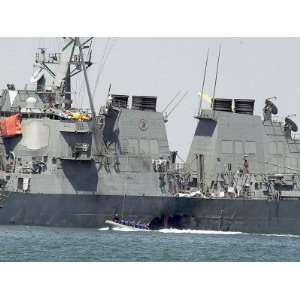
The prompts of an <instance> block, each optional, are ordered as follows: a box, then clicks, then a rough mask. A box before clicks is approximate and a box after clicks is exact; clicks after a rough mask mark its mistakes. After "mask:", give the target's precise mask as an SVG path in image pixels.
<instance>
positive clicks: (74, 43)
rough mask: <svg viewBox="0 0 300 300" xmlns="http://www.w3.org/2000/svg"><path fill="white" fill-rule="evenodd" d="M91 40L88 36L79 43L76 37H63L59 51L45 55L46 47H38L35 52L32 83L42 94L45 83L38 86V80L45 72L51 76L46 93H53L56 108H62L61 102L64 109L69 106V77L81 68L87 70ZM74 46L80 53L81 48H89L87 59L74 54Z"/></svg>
mask: <svg viewBox="0 0 300 300" xmlns="http://www.w3.org/2000/svg"><path fill="white" fill-rule="evenodd" d="M91 40H92V38H89V39H87V40H86V41H84V42H83V43H81V44H79V43H78V38H72V37H68V38H64V41H65V45H64V46H63V48H62V50H61V52H60V53H48V55H46V49H45V48H40V53H37V54H36V59H35V66H36V67H38V68H39V70H38V72H37V75H36V76H37V77H36V78H33V81H32V83H34V82H37V85H38V87H39V89H38V92H39V93H41V94H44V93H45V92H46V91H45V84H44V85H43V86H40V85H39V80H40V78H42V77H43V78H44V74H45V73H47V74H48V75H49V76H50V77H51V78H52V82H51V83H50V88H51V91H50V92H49V91H47V93H51V94H52V95H54V98H55V107H56V108H58V109H61V108H63V104H64V108H65V109H70V108H71V103H72V100H71V98H72V97H71V78H72V77H73V76H75V75H77V74H78V73H80V72H81V71H82V70H84V69H85V70H87V68H89V67H90V66H91V65H92V63H91V50H90V49H91V43H90V45H88V43H89V42H90V41H91ZM76 48H78V49H79V52H80V51H81V52H82V53H83V49H86V48H88V49H89V53H88V60H87V61H85V60H84V58H83V54H82V55H80V54H79V55H78V54H75V51H76ZM77 53H78V52H77ZM53 66H54V68H53ZM83 66H84V67H83ZM33 77H34V76H33ZM49 104H50V103H49Z"/></svg>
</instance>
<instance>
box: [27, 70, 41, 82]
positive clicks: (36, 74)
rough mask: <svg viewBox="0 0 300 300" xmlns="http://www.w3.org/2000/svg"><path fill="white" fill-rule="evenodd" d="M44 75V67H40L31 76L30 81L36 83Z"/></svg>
mask: <svg viewBox="0 0 300 300" xmlns="http://www.w3.org/2000/svg"><path fill="white" fill-rule="evenodd" d="M43 75H44V69H43V68H39V69H38V70H36V71H35V72H34V73H33V75H32V76H31V78H30V82H31V83H36V82H38V80H39V79H41V77H42V76H43Z"/></svg>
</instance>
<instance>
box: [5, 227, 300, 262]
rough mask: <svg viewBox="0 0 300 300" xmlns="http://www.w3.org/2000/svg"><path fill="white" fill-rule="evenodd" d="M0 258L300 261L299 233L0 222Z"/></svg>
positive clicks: (117, 260) (26, 259)
mask: <svg viewBox="0 0 300 300" xmlns="http://www.w3.org/2000/svg"><path fill="white" fill-rule="evenodd" d="M0 247H1V250H0V261H26V262H27V261H28V262H31V261H50V262H56V261H94V262H98V261H100V262H104V261H114V262H120V261H140V262H144V261H151V262H152V261H164V262H165V261H171V262H175V261H191V262H194V261H197V262H198V261H200V262H201V261H202V262H203V261H210V262H222V261H230V262H236V261H250V262H253V261H300V236H292V235H262V234H245V233H239V232H216V231H201V230H176V229H164V230H160V231H151V232H149V231H148V232H147V231H140V232H136V231H124V230H113V231H109V230H108V229H107V228H97V229H96V228H95V229H78V228H53V227H32V226H13V225H11V226H0Z"/></svg>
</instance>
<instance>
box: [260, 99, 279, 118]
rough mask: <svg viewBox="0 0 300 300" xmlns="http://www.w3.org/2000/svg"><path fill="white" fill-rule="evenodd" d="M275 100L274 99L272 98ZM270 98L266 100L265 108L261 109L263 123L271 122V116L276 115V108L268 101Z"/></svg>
mask: <svg viewBox="0 0 300 300" xmlns="http://www.w3.org/2000/svg"><path fill="white" fill-rule="evenodd" d="M273 98H274V99H276V97H273ZM270 99H271V98H268V99H266V101H265V107H264V109H263V114H264V121H272V115H277V114H278V108H277V106H276V105H275V104H274V103H273V102H272V101H271V100H270Z"/></svg>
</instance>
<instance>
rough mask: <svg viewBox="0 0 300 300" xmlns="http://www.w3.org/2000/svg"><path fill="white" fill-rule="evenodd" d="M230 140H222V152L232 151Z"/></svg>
mask: <svg viewBox="0 0 300 300" xmlns="http://www.w3.org/2000/svg"><path fill="white" fill-rule="evenodd" d="M232 148H233V147H232V141H222V153H224V154H226V153H232V152H233V149H232Z"/></svg>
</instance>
